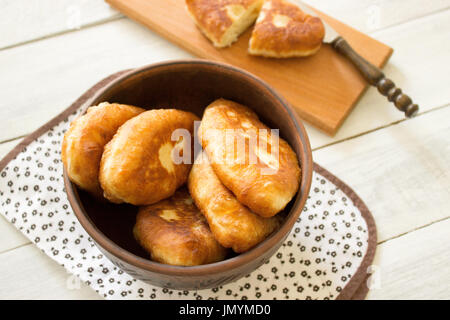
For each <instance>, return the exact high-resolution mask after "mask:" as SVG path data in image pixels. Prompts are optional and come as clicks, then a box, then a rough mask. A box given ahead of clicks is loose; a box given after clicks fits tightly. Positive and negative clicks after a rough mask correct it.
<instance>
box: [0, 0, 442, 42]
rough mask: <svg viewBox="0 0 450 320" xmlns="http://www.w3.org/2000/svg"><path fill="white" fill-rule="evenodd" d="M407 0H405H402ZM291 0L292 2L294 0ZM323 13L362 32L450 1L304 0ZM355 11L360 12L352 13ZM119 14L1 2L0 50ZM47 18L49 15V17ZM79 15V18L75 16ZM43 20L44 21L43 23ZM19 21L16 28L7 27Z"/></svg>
mask: <svg viewBox="0 0 450 320" xmlns="http://www.w3.org/2000/svg"><path fill="white" fill-rule="evenodd" d="M406 1H407V2H406ZM294 2H295V1H294ZM304 2H307V3H309V4H311V5H313V6H316V7H317V9H319V10H321V11H323V12H325V13H326V14H328V15H330V16H332V17H335V18H337V19H338V20H341V21H344V22H345V23H347V24H349V25H350V26H352V27H353V28H356V29H358V30H360V31H362V32H371V31H374V30H379V29H383V28H386V27H389V26H391V25H394V24H399V23H402V22H405V21H408V20H411V19H414V18H417V17H420V16H424V15H427V14H430V13H433V12H436V11H439V10H442V9H445V8H448V7H449V6H450V0H433V1H426V2H424V1H423V0H378V1H377V2H375V3H374V1H373V0H359V1H355V0H341V1H335V0H321V1H316V0H305V1H304ZM354 12H359V13H360V14H354ZM121 16H122V15H121V14H120V13H118V12H117V11H116V10H114V9H112V8H110V7H109V6H108V5H107V4H106V3H105V2H104V1H103V0H60V1H56V2H55V1H54V0H14V1H11V0H10V1H3V2H2V10H0V30H6V32H4V33H3V34H2V37H1V38H0V50H1V49H2V48H5V47H10V46H15V45H18V44H20V43H24V42H28V41H33V40H36V39H40V38H44V37H48V36H51V35H55V34H59V33H62V32H66V31H72V30H76V27H77V26H80V27H81V28H83V27H85V26H87V25H93V24H97V23H102V22H105V21H111V20H114V19H117V18H119V17H121ZM49 17H51V18H50V19H49ZM78 17H79V18H78ZM43 21H44V23H43ZM17 23H20V28H11V26H13V25H14V24H17Z"/></svg>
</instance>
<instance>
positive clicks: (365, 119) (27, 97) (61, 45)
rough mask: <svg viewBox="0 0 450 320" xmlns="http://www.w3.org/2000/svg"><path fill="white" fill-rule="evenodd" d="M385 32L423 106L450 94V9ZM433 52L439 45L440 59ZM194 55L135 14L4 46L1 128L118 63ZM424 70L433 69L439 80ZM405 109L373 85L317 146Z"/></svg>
mask: <svg viewBox="0 0 450 320" xmlns="http://www.w3.org/2000/svg"><path fill="white" fill-rule="evenodd" d="M436 29H439V30H440V32H435V31H434V30H436ZM377 37H378V38H380V39H381V40H383V41H385V42H387V43H390V44H391V45H393V46H394V47H395V48H396V54H394V56H393V58H392V60H391V63H390V64H388V65H387V67H386V69H385V70H386V73H387V74H388V75H389V76H390V77H391V78H392V79H394V80H395V81H396V82H397V84H398V85H399V86H400V87H401V88H403V89H404V90H405V92H407V93H409V94H410V95H411V96H412V97H413V98H414V99H415V100H417V101H418V102H419V103H420V104H421V110H429V109H432V108H434V107H437V106H441V105H444V104H446V103H448V102H449V101H450V91H449V90H447V87H448V86H447V79H448V74H450V65H449V64H448V63H447V60H448V56H449V51H450V43H449V42H448V41H446V39H448V38H449V37H450V12H449V11H446V12H442V13H439V14H434V15H432V16H429V17H426V18H422V19H418V20H415V21H413V22H411V23H408V24H407V26H397V27H395V28H391V29H389V30H384V31H382V32H379V33H377ZM411 38H414V39H415V41H414V42H413V41H411ZM416 43H420V44H421V45H420V46H416V45H415V44H416ZM429 52H433V59H430V58H429ZM189 57H192V56H191V55H189V54H188V53H186V52H185V51H183V50H181V49H179V48H177V47H176V46H174V45H172V44H171V43H169V42H168V41H166V40H164V39H162V38H160V37H159V36H157V35H156V34H154V33H153V32H151V31H148V30H147V29H146V28H144V27H142V26H140V25H138V24H136V23H134V22H131V21H129V20H127V19H125V20H118V21H114V22H110V23H108V24H104V25H100V26H96V27H93V28H89V29H86V30H83V32H74V33H68V34H65V35H62V36H59V37H55V38H50V39H46V40H42V41H38V42H35V43H32V44H28V45H24V46H20V47H17V48H13V49H10V50H4V51H0V65H1V66H2V74H5V75H8V76H7V77H5V76H4V77H0V86H1V87H2V88H6V89H5V90H4V91H3V95H2V99H1V101H0V117H1V118H2V119H9V120H8V122H6V123H4V124H3V130H1V131H0V141H1V140H6V139H10V138H14V137H17V136H20V135H24V134H27V133H29V132H30V131H32V130H34V129H36V128H38V127H39V126H41V125H42V124H43V123H44V122H45V121H48V120H49V119H51V118H52V117H54V116H55V115H56V114H58V113H59V112H61V111H62V110H63V109H64V108H66V107H67V106H68V105H69V104H70V103H71V102H72V101H73V100H75V99H76V98H77V97H78V96H79V95H80V94H81V93H82V92H83V91H84V90H86V89H88V88H89V87H90V86H91V85H93V84H94V83H95V82H96V81H98V80H100V79H101V78H103V77H104V76H106V75H108V74H110V73H112V72H114V71H118V70H120V69H124V68H131V67H136V66H141V65H144V64H148V63H152V62H157V61H161V60H166V59H176V58H181V59H182V58H189ZM93 61H95V63H92V62H93ZM424 74H433V79H434V81H430V78H429V77H425V76H424ZM24 92H26V94H24ZM436 92H439V94H436ZM30 104H32V107H31V106H30ZM401 117H402V114H401V113H399V112H398V111H397V110H395V108H394V107H393V106H392V105H391V104H389V103H388V102H385V98H384V97H381V96H379V94H378V93H377V92H376V91H375V90H369V91H368V93H367V94H366V95H365V96H364V97H363V99H362V100H361V102H360V103H359V105H358V108H355V110H354V112H353V113H352V114H351V115H350V117H349V118H348V119H347V121H346V122H345V123H344V125H343V127H342V128H341V130H340V131H339V132H338V134H337V136H336V137H335V138H329V137H328V136H326V135H324V134H322V133H320V132H319V131H318V130H316V129H313V128H311V127H308V133H309V135H310V138H311V144H312V146H313V147H314V148H316V147H320V146H323V145H325V144H328V143H330V142H333V141H337V140H341V139H344V138H347V137H350V136H352V135H356V134H359V133H361V132H363V131H366V130H371V129H373V128H376V127H380V126H383V125H387V124H389V123H391V122H392V121H395V120H398V119H400V118H401ZM18 123H20V125H17V124H18Z"/></svg>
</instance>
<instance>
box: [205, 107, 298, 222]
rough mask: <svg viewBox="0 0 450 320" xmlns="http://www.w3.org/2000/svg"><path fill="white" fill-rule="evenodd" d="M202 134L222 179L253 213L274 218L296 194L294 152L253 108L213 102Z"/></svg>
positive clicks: (296, 166) (216, 171)
mask: <svg viewBox="0 0 450 320" xmlns="http://www.w3.org/2000/svg"><path fill="white" fill-rule="evenodd" d="M198 135H199V140H200V141H201V144H202V147H203V149H204V150H205V151H206V153H207V155H208V158H209V161H210V162H211V165H212V167H213V169H214V172H215V174H216V175H217V177H218V178H219V180H220V181H221V182H222V183H223V184H224V185H225V186H226V187H227V188H228V189H229V190H231V192H233V194H234V195H235V196H236V198H237V199H238V201H239V202H241V203H242V204H244V205H245V206H247V207H248V208H249V209H250V210H251V211H252V212H254V213H257V214H258V215H260V216H262V217H265V218H267V217H271V216H274V215H275V214H277V213H278V212H280V211H281V210H283V209H284V207H285V206H286V205H287V204H288V203H289V201H291V199H292V198H293V196H294V195H295V194H296V193H297V190H298V188H299V184H300V167H299V164H298V160H297V156H296V154H295V152H294V151H293V150H292V149H291V147H290V146H289V144H288V143H287V142H286V141H285V140H283V139H281V138H279V137H278V135H277V134H276V132H272V131H271V130H270V129H269V128H268V127H267V126H266V125H264V124H263V123H262V122H261V121H259V119H258V116H257V115H256V114H255V113H254V112H253V111H252V110H250V109H249V108H247V107H245V106H243V105H240V104H238V103H235V102H233V101H229V100H225V99H219V100H216V101H214V102H213V103H211V104H210V105H209V106H208V107H207V108H206V110H205V112H204V114H203V118H202V122H201V124H200V127H199V133H198Z"/></svg>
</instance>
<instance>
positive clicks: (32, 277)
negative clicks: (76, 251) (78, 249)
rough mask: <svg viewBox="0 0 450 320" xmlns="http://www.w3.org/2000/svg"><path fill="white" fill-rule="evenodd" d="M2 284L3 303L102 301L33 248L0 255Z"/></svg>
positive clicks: (0, 296) (27, 246)
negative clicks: (53, 300)
mask: <svg viewBox="0 0 450 320" xmlns="http://www.w3.org/2000/svg"><path fill="white" fill-rule="evenodd" d="M30 262H32V263H30ZM0 283H1V285H0V299H57V300H63V299H100V296H99V295H98V294H97V293H96V292H95V291H94V290H92V289H91V288H90V287H88V286H87V285H85V284H84V283H83V282H81V281H80V282H76V278H75V277H73V276H72V275H71V274H70V273H68V272H66V270H65V269H64V268H63V267H62V266H60V265H58V264H57V263H56V262H55V261H53V260H52V259H50V258H49V257H47V256H46V255H45V254H43V253H42V252H41V250H39V249H38V248H37V247H35V246H34V245H32V244H30V245H26V246H24V247H21V248H18V249H15V250H12V251H8V252H5V253H3V254H0ZM68 283H69V286H68ZM77 283H79V286H78V285H77Z"/></svg>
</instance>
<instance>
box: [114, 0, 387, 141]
mask: <svg viewBox="0 0 450 320" xmlns="http://www.w3.org/2000/svg"><path fill="white" fill-rule="evenodd" d="M106 1H107V2H108V3H110V4H111V5H112V6H113V7H115V8H116V9H118V10H119V11H121V12H123V13H124V14H125V15H127V16H128V17H130V18H131V19H134V20H136V21H138V22H140V23H142V24H144V25H146V26H147V27H149V28H150V29H152V30H154V31H156V32H158V33H159V34H161V35H162V36H163V37H166V38H167V39H169V40H170V41H172V42H174V43H175V44H177V45H178V46H180V47H182V48H184V49H186V50H188V51H189V52H191V53H192V54H194V55H196V56H198V57H200V58H204V59H210V60H214V61H220V62H225V63H228V64H232V65H234V66H236V67H240V68H243V69H245V70H247V71H249V72H251V73H253V74H254V75H256V76H258V77H260V78H262V79H263V80H265V81H266V82H268V83H269V84H270V85H272V86H273V87H274V88H275V89H276V90H277V91H278V92H279V93H280V94H281V95H283V96H284V97H285V98H286V99H287V100H288V101H289V102H290V103H291V105H292V106H293V107H294V108H295V109H296V110H297V112H298V113H299V115H300V117H302V118H303V119H304V120H306V121H308V122H309V123H311V124H313V125H314V126H316V127H318V128H319V129H321V130H323V131H324V132H326V133H328V134H329V135H334V134H335V133H336V131H337V130H338V128H339V127H340V126H341V124H342V122H343V121H344V119H345V118H346V117H347V115H348V114H349V112H350V111H351V110H352V108H353V107H354V106H355V104H356V102H357V101H358V99H359V98H360V96H361V95H362V93H363V92H364V91H365V89H366V87H367V83H366V82H365V80H364V79H363V78H362V76H361V75H360V74H359V73H358V71H357V70H356V69H355V68H354V67H353V66H352V65H351V64H350V62H348V61H347V60H346V59H344V58H343V57H342V56H340V55H339V54H338V53H336V52H335V51H333V49H332V48H331V46H329V45H324V46H323V47H322V48H321V49H320V51H319V52H318V53H317V54H316V55H315V56H313V57H309V58H292V59H269V58H261V57H254V56H251V55H249V54H247V46H248V41H249V38H250V34H251V29H250V30H248V31H247V32H246V33H244V34H243V35H242V36H241V37H240V38H239V40H238V41H237V42H236V43H235V44H233V45H232V46H231V47H229V48H225V49H217V48H215V47H214V46H213V45H212V44H211V43H210V42H209V41H208V40H207V39H206V38H205V37H204V36H203V35H202V33H201V32H200V31H199V30H198V29H197V27H196V26H195V24H194V22H193V21H192V19H191V17H190V16H189V15H188V13H187V11H186V8H185V4H184V0H106ZM317 14H318V16H320V17H321V18H322V19H324V20H325V21H327V22H328V23H329V24H330V25H331V26H332V27H333V28H335V29H336V30H337V31H338V32H339V33H340V34H342V35H343V36H344V38H345V39H346V40H347V41H348V42H349V43H350V44H351V45H352V46H353V48H354V49H355V50H356V51H357V52H358V53H359V54H361V55H362V56H363V57H364V58H366V59H367V60H368V61H370V62H372V63H373V64H374V65H376V66H378V67H382V66H383V65H384V64H385V63H386V61H387V60H388V59H389V57H390V56H391V54H392V52H393V50H392V48H390V47H388V46H387V45H385V44H383V43H381V42H379V41H377V40H375V39H373V38H371V37H369V36H367V35H365V34H363V33H361V32H359V31H357V30H355V29H353V28H351V27H349V26H347V25H345V24H343V23H342V22H339V21H337V20H335V19H333V18H331V17H329V16H327V15H325V14H323V13H321V12H319V11H317ZM130 50H132V48H130Z"/></svg>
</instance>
